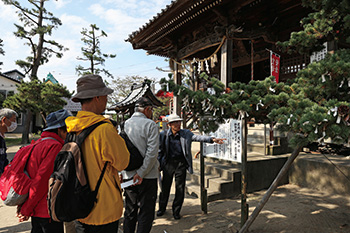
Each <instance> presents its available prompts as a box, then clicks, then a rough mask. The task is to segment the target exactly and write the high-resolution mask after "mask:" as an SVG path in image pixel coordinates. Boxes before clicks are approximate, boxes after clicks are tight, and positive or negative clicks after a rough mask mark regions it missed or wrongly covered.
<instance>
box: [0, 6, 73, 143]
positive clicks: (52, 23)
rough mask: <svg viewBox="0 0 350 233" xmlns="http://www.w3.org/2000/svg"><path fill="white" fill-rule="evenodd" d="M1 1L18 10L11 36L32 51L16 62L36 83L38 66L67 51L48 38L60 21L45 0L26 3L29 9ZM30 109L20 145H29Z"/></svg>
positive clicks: (27, 111)
mask: <svg viewBox="0 0 350 233" xmlns="http://www.w3.org/2000/svg"><path fill="white" fill-rule="evenodd" d="M2 1H3V2H4V4H7V5H12V6H14V7H15V8H16V9H17V14H18V17H19V19H20V21H21V24H15V26H16V28H17V31H16V32H14V34H15V36H16V37H18V38H20V39H24V40H26V41H27V42H26V43H25V44H26V45H28V46H29V47H30V50H31V55H30V56H28V57H27V58H26V59H25V60H17V61H16V64H17V65H18V66H19V67H21V68H22V69H24V70H25V74H29V73H30V75H29V77H30V80H31V81H35V80H37V79H38V76H37V74H38V69H39V67H40V66H41V65H43V64H45V63H47V62H48V61H49V59H50V58H51V57H52V55H55V56H56V57H58V58H61V57H62V56H63V54H62V52H63V51H66V50H68V49H67V48H65V47H64V46H63V45H61V44H59V43H57V42H56V41H54V40H49V39H47V37H49V36H51V35H52V31H53V29H55V28H57V27H58V26H60V25H61V24H62V23H61V20H60V19H59V18H57V17H55V16H53V14H52V13H51V12H49V11H48V10H47V9H46V8H45V6H44V5H45V2H47V1H48V0H29V1H28V2H27V4H29V5H30V7H32V8H27V7H25V6H24V5H25V3H23V2H22V3H23V4H22V3H20V2H18V1H15V0H2ZM28 87H32V85H30V84H28ZM28 91H29V92H35V91H36V90H35V88H34V89H32V90H31V89H29V90H28ZM35 100H37V99H35ZM38 104H39V103H38ZM30 109H31V108H28V109H23V111H24V112H26V122H25V129H24V131H23V133H22V143H28V142H29V128H30V123H31V121H32V118H33V117H32V116H33V112H31V110H30Z"/></svg>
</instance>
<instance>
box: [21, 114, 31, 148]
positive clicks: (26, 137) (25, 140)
mask: <svg viewBox="0 0 350 233" xmlns="http://www.w3.org/2000/svg"><path fill="white" fill-rule="evenodd" d="M26 115H27V117H26V121H25V125H24V131H23V132H22V141H21V144H27V143H29V130H30V123H31V122H32V119H33V113H32V112H31V111H30V110H27V113H26Z"/></svg>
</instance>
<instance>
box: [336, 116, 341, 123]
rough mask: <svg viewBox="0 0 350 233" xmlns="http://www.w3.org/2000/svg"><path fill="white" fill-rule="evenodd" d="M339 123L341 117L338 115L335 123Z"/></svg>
mask: <svg viewBox="0 0 350 233" xmlns="http://www.w3.org/2000/svg"><path fill="white" fill-rule="evenodd" d="M340 121H341V117H340V116H339V115H338V117H337V121H336V123H337V124H339V123H340Z"/></svg>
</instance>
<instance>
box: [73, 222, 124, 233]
mask: <svg viewBox="0 0 350 233" xmlns="http://www.w3.org/2000/svg"><path fill="white" fill-rule="evenodd" d="M118 226H119V220H118V221H115V222H112V223H108V224H104V225H88V224H85V223H82V222H79V221H75V230H76V232H77V233H118Z"/></svg>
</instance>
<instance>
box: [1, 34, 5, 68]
mask: <svg viewBox="0 0 350 233" xmlns="http://www.w3.org/2000/svg"><path fill="white" fill-rule="evenodd" d="M2 42H3V40H2V39H0V55H5V51H4V49H3V48H2V47H3V46H4V44H3V43H2ZM2 64H3V62H1V61H0V66H1V65H2ZM0 70H1V67H0Z"/></svg>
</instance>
